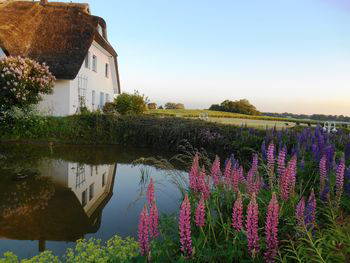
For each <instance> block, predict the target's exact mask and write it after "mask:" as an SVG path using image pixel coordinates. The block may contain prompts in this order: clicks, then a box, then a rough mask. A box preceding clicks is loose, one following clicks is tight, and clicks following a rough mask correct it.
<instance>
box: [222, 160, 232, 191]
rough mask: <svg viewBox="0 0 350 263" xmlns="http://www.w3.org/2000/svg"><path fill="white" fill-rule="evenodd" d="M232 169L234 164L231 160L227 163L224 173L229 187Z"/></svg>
mask: <svg viewBox="0 0 350 263" xmlns="http://www.w3.org/2000/svg"><path fill="white" fill-rule="evenodd" d="M231 168H232V162H231V160H230V159H229V160H227V162H226V166H225V171H224V180H225V184H226V185H227V186H230V185H231Z"/></svg>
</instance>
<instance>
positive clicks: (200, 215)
mask: <svg viewBox="0 0 350 263" xmlns="http://www.w3.org/2000/svg"><path fill="white" fill-rule="evenodd" d="M195 222H196V226H198V227H204V225H205V203H204V196H203V195H202V197H201V199H200V200H199V203H198V205H197V208H196V215H195Z"/></svg>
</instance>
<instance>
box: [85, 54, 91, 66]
mask: <svg viewBox="0 0 350 263" xmlns="http://www.w3.org/2000/svg"><path fill="white" fill-rule="evenodd" d="M90 57H91V53H90V51H88V53H87V54H86V57H85V68H87V69H90V68H91V66H90Z"/></svg>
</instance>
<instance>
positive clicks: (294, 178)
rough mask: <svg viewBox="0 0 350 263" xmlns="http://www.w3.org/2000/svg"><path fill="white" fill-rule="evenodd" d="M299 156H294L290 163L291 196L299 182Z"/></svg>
mask: <svg viewBox="0 0 350 263" xmlns="http://www.w3.org/2000/svg"><path fill="white" fill-rule="evenodd" d="M297 163H298V161H297V156H296V155H293V157H292V159H291V160H290V161H289V168H288V169H289V170H290V172H289V177H290V192H289V193H290V195H293V194H294V189H295V184H296V181H297Z"/></svg>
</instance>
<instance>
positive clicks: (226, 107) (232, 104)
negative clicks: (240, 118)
mask: <svg viewBox="0 0 350 263" xmlns="http://www.w3.org/2000/svg"><path fill="white" fill-rule="evenodd" d="M209 109H210V110H214V111H225V112H234V113H241V114H247V115H260V112H259V111H258V110H257V109H256V108H255V106H254V105H252V104H250V102H249V101H248V100H246V99H242V100H236V101H231V100H225V101H223V102H222V103H221V104H220V105H218V104H213V105H211V106H210V108H209Z"/></svg>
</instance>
